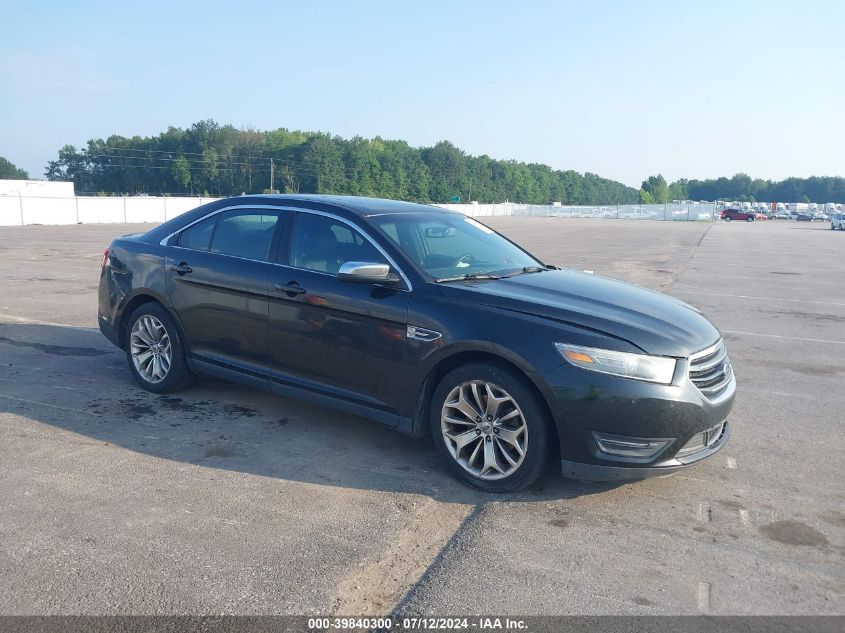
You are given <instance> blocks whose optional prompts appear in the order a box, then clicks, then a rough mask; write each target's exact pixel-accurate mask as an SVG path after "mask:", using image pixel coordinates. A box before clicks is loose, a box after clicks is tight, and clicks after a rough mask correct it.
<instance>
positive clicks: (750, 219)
mask: <svg viewBox="0 0 845 633" xmlns="http://www.w3.org/2000/svg"><path fill="white" fill-rule="evenodd" d="M745 221H746V222H753V221H754V218H745Z"/></svg>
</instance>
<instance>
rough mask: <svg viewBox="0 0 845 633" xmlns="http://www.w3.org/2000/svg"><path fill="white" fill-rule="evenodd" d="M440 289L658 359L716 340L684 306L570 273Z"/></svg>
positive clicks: (711, 330) (712, 331) (650, 292)
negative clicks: (579, 329)
mask: <svg viewBox="0 0 845 633" xmlns="http://www.w3.org/2000/svg"><path fill="white" fill-rule="evenodd" d="M441 288H442V290H443V292H444V294H445V295H446V296H448V297H451V298H453V299H457V300H462V301H470V302H473V303H480V304H483V305H488V306H494V307H498V308H503V309H506V310H515V311H518V312H523V313H529V314H536V315H538V316H542V317H545V318H549V319H554V320H557V321H561V322H565V323H571V324H574V325H580V326H583V327H587V328H590V329H592V330H599V331H601V332H604V333H606V334H609V335H611V336H614V337H617V338H621V339H625V340H626V341H628V342H630V343H632V344H634V345H636V346H637V347H639V348H640V349H642V350H643V351H645V352H646V353H648V354H654V355H658V356H677V357H683V356H689V355H690V354H691V353H693V352H697V351H699V350H701V349H704V348H705V347H708V346H710V345H712V344H713V343H715V342H716V341H717V340H718V339H719V332H718V330H717V329H716V328H715V327H714V326H713V325H712V324H711V323H710V322H709V321H708V320H707V319H706V318H705V317H704V315H703V314H701V312H700V311H698V310H697V309H696V308H693V307H692V306H690V305H688V304H686V303H684V302H683V301H679V300H677V299H673V298H672V297H669V296H667V295H664V294H661V293H659V292H655V291H653V290H647V289H646V288H641V287H639V286H634V285H632V284H628V283H625V282H622V281H616V280H615V279H609V278H607V277H601V276H599V275H591V274H588V273H581V272H577V271H574V270H550V271H544V272H541V273H531V274H524V275H518V276H516V277H509V278H506V279H495V280H477V281H465V282H457V283H450V284H443V285H441ZM564 342H565V341H564Z"/></svg>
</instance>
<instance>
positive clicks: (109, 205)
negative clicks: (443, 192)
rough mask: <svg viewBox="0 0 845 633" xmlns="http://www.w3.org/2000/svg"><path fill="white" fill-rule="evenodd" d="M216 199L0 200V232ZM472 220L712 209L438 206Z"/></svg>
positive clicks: (139, 217) (160, 211) (134, 216)
mask: <svg viewBox="0 0 845 633" xmlns="http://www.w3.org/2000/svg"><path fill="white" fill-rule="evenodd" d="M217 199H218V198H199V197H196V198H193V197H192V198H188V197H178V198H177V197H141V196H137V197H131V196H127V197H114V196H75V197H72V198H71V197H39V196H21V195H7V196H0V226H23V225H26V224H108V223H136V222H156V223H157V222H164V221H166V220H169V219H170V218H174V217H176V216H177V215H180V214H182V213H185V212H186V211H190V210H191V209H195V208H196V207H198V206H200V205H203V204H205V203H207V202H211V201H213V200H217ZM437 206H439V207H443V208H444V209H450V210H452V211H458V212H460V213H463V214H465V215H469V216H472V217H484V216H504V215H515V216H545V217H562V218H618V219H623V220H684V221H686V220H707V221H712V220H713V219H714V218H715V216H716V204H715V203H713V202H702V203H692V204H676V203H670V204H648V205H613V206H555V205H531V204H517V203H514V202H506V203H502V204H440V205H437Z"/></svg>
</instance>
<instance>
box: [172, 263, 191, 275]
mask: <svg viewBox="0 0 845 633" xmlns="http://www.w3.org/2000/svg"><path fill="white" fill-rule="evenodd" d="M170 270H172V271H173V272H174V273H176V274H177V275H187V274H188V273H192V272H194V269H193V268H191V267H190V266H188V262H180V263H179V265H178V266H171V267H170Z"/></svg>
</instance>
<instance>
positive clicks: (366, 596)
mask: <svg viewBox="0 0 845 633" xmlns="http://www.w3.org/2000/svg"><path fill="white" fill-rule="evenodd" d="M482 220H483V221H485V222H487V223H488V224H490V225H491V226H493V227H494V228H496V229H498V230H500V231H502V232H504V233H505V234H506V235H508V236H509V237H511V238H513V239H515V240H516V241H518V242H520V243H521V244H523V245H524V246H526V247H528V248H529V249H530V250H532V251H533V252H535V254H537V255H538V256H540V257H541V258H542V259H544V260H546V261H548V262H550V263H555V264H558V265H561V266H568V267H573V268H578V269H587V270H593V271H594V272H595V273H596V274H605V275H608V276H611V277H616V278H620V279H625V280H629V281H633V282H635V283H638V284H641V285H645V286H648V287H652V288H656V289H660V290H663V291H666V292H669V293H670V294H672V295H674V296H677V297H679V298H681V299H683V300H684V301H687V302H689V303H692V304H694V305H696V306H698V307H699V308H701V309H702V310H703V311H704V312H705V313H706V314H707V316H708V317H709V318H710V319H711V320H712V321H713V322H714V323H715V324H716V325H717V326H718V327H719V328H720V329H721V330H722V332H723V334H724V337H725V339H726V341H727V343H728V348H729V352H730V355H731V358H732V361H733V364H734V368H735V371H736V374H737V377H738V381H739V392H738V396H737V404H736V407H735V409H734V413H733V416H732V424H733V436H732V438H731V441H730V443H729V444H728V445H727V446H726V447H725V449H724V450H723V451H722V452H720V453H719V454H717V455H716V456H714V457H713V458H712V459H710V460H708V461H706V462H704V463H702V464H699V465H698V466H696V467H695V468H693V469H690V470H688V471H686V472H684V473H681V474H678V475H675V476H672V477H667V478H662V479H655V480H648V481H643V482H635V483H629V484H625V485H617V484H602V485H598V484H585V483H579V482H573V481H567V480H563V479H558V478H549V479H547V480H545V481H544V482H543V484H542V485H541V486H540V487H539V488H536V489H533V490H529V491H526V492H524V493H520V494H516V495H506V496H492V495H486V494H482V493H478V492H475V491H472V490H470V489H468V488H465V487H464V486H462V485H461V484H459V483H457V482H456V481H454V480H452V479H451V478H450V477H449V476H448V475H446V474H444V473H442V472H441V471H440V469H439V468H438V466H437V463H436V461H435V459H434V453H433V451H432V450H431V448H430V446H429V445H428V443H427V441H425V440H417V439H413V438H408V437H405V436H402V435H399V434H394V433H392V432H390V431H388V430H386V429H384V428H383V427H381V426H379V425H377V424H375V423H371V422H368V421H365V420H361V419H358V418H354V417H350V416H346V415H341V414H338V413H335V412H332V411H328V410H324V409H320V408H318V407H315V406H311V405H306V404H302V403H299V402H296V401H292V400H287V399H283V398H280V397H276V396H273V395H270V394H266V393H261V392H257V391H252V390H250V389H247V388H243V387H239V386H233V385H229V384H225V383H222V382H216V381H210V380H204V381H201V382H200V383H199V384H198V385H197V386H195V387H193V388H192V389H190V390H189V391H185V392H182V393H179V394H173V395H170V396H155V395H153V394H149V393H146V392H144V391H142V390H141V389H140V388H139V387H138V386H136V384H135V383H134V381H133V380H132V378H131V376H130V374H129V371H128V369H127V368H126V364H125V359H124V357H123V355H122V354H121V353H120V352H119V351H118V350H116V349H115V348H113V347H112V346H111V345H110V344H109V343H107V341H106V340H105V339H104V338H103V337H102V336H101V335H100V333H99V332H98V331H97V330H96V287H97V280H98V273H99V261H100V256H101V253H102V250H103V248H104V247H105V246H106V245H107V244H108V242H109V240H110V239H111V237H113V236H116V235H120V234H124V233H128V232H132V231H133V230H139V229H143V228H145V227H137V226H135V227H133V226H125V225H100V226H96V225H78V226H65V227H48V226H29V227H21V228H0V613H3V614H20V615H23V614H230V613H231V614H327V613H346V614H367V613H386V612H389V611H390V610H392V609H398V610H400V611H401V612H403V613H425V614H444V615H445V614H471V613H497V614H517V615H529V614H639V615H657V614H700V613H705V614H780V615H792V614H840V615H841V614H845V597H843V591H845V476H843V473H845V468H843V466H845V458H843V450H842V449H843V447H845V430H843V424H842V422H843V411H845V390H843V388H842V387H843V384H845V257H843V253H845V235H843V234H842V233H841V232H834V231H830V230H829V229H828V226H829V225H828V224H815V223H813V224H810V223H806V224H804V223H795V222H765V223H764V222H759V223H753V224H746V223H739V222H734V223H730V224H724V223H717V224H715V225H710V224H707V223H692V222H690V223H682V222H647V221H625V220H587V219H584V220H563V219H558V218H482ZM146 228H149V225H147V227H146Z"/></svg>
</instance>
